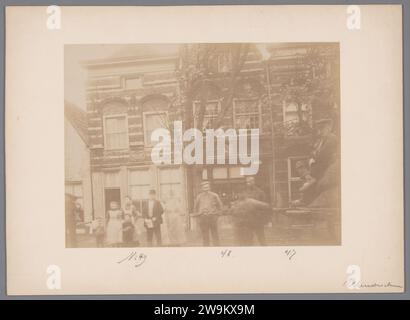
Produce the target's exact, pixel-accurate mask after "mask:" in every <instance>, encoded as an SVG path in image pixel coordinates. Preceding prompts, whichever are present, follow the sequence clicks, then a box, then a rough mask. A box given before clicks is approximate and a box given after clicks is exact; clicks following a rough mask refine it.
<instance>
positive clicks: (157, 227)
mask: <svg viewBox="0 0 410 320" xmlns="http://www.w3.org/2000/svg"><path fill="white" fill-rule="evenodd" d="M163 213H164V209H163V208H162V205H161V202H159V201H158V200H157V199H156V192H155V190H150V191H149V200H148V202H143V205H142V217H143V218H144V226H145V228H146V229H147V242H148V245H149V246H152V245H153V238H154V236H155V240H156V243H157V246H161V245H162V237H161V224H162V214H163Z"/></svg>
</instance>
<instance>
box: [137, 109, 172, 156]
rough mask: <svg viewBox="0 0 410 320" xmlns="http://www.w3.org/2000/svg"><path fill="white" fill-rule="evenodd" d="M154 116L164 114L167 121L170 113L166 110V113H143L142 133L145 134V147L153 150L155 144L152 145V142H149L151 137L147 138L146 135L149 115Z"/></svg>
mask: <svg viewBox="0 0 410 320" xmlns="http://www.w3.org/2000/svg"><path fill="white" fill-rule="evenodd" d="M153 114H164V115H165V119H168V111H166V110H164V111H144V112H143V113H142V132H143V135H144V145H145V147H148V148H152V147H153V146H154V143H152V142H151V141H148V138H149V140H151V137H147V135H146V128H147V120H146V119H147V115H148V116H149V115H153ZM164 129H167V128H164Z"/></svg>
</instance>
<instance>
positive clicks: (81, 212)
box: [74, 199, 84, 222]
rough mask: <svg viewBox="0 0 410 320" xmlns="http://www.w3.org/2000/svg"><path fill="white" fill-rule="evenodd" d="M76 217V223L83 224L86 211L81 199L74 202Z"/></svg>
mask: <svg viewBox="0 0 410 320" xmlns="http://www.w3.org/2000/svg"><path fill="white" fill-rule="evenodd" d="M74 215H75V221H76V222H83V221H84V210H83V208H82V205H81V203H80V201H79V199H76V200H75V202H74Z"/></svg>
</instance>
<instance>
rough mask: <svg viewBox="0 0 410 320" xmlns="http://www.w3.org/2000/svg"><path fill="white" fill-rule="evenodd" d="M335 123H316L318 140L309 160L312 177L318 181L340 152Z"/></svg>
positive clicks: (327, 121) (328, 120) (322, 121)
mask: <svg viewBox="0 0 410 320" xmlns="http://www.w3.org/2000/svg"><path fill="white" fill-rule="evenodd" d="M332 127H333V121H332V120H331V119H322V120H318V121H316V130H317V139H316V141H315V143H314V145H313V152H312V157H311V159H310V160H309V165H310V171H311V174H312V177H313V178H315V179H316V180H319V179H320V178H322V176H323V174H324V173H325V171H326V170H327V168H328V167H329V165H331V164H332V163H333V162H334V161H335V160H336V155H337V152H338V139H337V137H336V136H335V135H334V134H333V133H332Z"/></svg>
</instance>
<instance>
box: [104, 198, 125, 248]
mask: <svg viewBox="0 0 410 320" xmlns="http://www.w3.org/2000/svg"><path fill="white" fill-rule="evenodd" d="M107 216H108V217H107V218H108V222H107V228H106V238H105V242H106V244H107V245H108V246H112V247H117V246H119V245H120V244H121V243H122V222H123V221H122V220H123V219H122V218H123V212H122V210H121V209H120V208H119V206H118V203H117V202H115V201H112V202H111V203H110V210H108V212H107Z"/></svg>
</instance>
